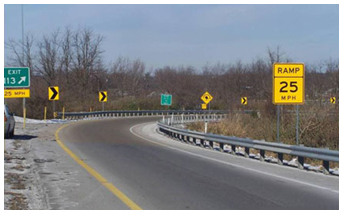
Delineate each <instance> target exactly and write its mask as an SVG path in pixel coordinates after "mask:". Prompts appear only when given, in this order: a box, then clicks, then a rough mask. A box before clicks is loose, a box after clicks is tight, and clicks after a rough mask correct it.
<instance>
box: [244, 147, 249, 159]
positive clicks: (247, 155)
mask: <svg viewBox="0 0 343 214" xmlns="http://www.w3.org/2000/svg"><path fill="white" fill-rule="evenodd" d="M244 151H245V153H244V156H245V157H246V158H248V157H249V154H250V148H249V147H245V148H244Z"/></svg>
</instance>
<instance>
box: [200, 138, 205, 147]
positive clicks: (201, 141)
mask: <svg viewBox="0 0 343 214" xmlns="http://www.w3.org/2000/svg"><path fill="white" fill-rule="evenodd" d="M200 146H201V147H205V141H204V140H203V139H200Z"/></svg>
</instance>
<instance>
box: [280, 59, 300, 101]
mask: <svg viewBox="0 0 343 214" xmlns="http://www.w3.org/2000/svg"><path fill="white" fill-rule="evenodd" d="M304 101H305V65H304V64H303V63H274V66H273V103H274V104H276V105H277V104H291V105H292V104H304Z"/></svg>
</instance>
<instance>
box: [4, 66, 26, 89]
mask: <svg viewBox="0 0 343 214" xmlns="http://www.w3.org/2000/svg"><path fill="white" fill-rule="evenodd" d="M4 82H5V88H28V87H30V68H5V81H4Z"/></svg>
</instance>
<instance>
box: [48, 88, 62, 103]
mask: <svg viewBox="0 0 343 214" xmlns="http://www.w3.org/2000/svg"><path fill="white" fill-rule="evenodd" d="M48 91H49V100H59V99H60V93H59V88H58V86H50V87H49V88H48Z"/></svg>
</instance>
